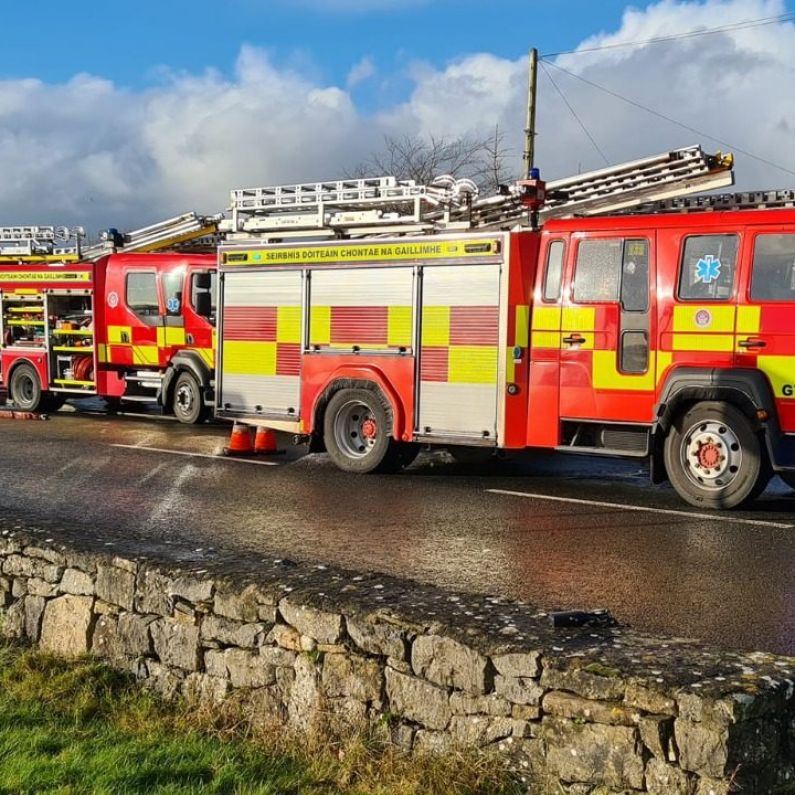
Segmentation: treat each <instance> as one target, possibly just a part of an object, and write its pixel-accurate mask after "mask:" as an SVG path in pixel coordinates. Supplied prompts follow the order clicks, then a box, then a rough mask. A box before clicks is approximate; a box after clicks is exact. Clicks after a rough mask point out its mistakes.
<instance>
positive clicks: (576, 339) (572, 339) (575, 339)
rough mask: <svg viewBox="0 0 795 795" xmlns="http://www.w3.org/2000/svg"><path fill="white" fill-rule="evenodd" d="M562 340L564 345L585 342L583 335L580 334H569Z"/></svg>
mask: <svg viewBox="0 0 795 795" xmlns="http://www.w3.org/2000/svg"><path fill="white" fill-rule="evenodd" d="M563 342H565V343H566V345H580V344H582V343H583V342H585V337H583V336H581V335H580V334H571V335H570V336H568V337H564V338H563Z"/></svg>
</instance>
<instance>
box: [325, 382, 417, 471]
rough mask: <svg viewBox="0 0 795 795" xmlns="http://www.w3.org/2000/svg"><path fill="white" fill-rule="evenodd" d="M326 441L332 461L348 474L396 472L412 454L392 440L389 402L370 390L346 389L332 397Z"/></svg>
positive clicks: (326, 421) (327, 418)
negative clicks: (406, 456) (407, 455)
mask: <svg viewBox="0 0 795 795" xmlns="http://www.w3.org/2000/svg"><path fill="white" fill-rule="evenodd" d="M323 438H324V440H325V443H326V451H327V452H328V454H329V456H330V458H331V460H332V461H333V462H334V463H335V464H336V465H337V466H338V467H339V468H340V469H342V470H344V471H345V472H357V473H360V474H364V473H367V472H396V471H398V470H399V469H401V467H403V466H404V461H406V460H407V458H404V454H410V452H409V451H408V450H404V449H403V447H404V446H403V445H400V444H397V443H396V442H395V441H394V440H393V439H392V410H391V407H390V406H389V403H387V401H386V399H385V398H384V397H383V396H382V395H381V393H380V392H376V391H371V390H369V389H342V390H340V391H339V392H337V393H336V394H335V395H334V396H333V397H332V398H331V400H330V401H329V404H328V406H327V407H326V414H325V417H324V419H323Z"/></svg>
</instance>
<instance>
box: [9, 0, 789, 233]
mask: <svg viewBox="0 0 795 795" xmlns="http://www.w3.org/2000/svg"><path fill="white" fill-rule="evenodd" d="M785 10H786V9H785V7H784V5H783V2H782V0H706V2H695V1H694V2H675V1H674V0H663V1H662V2H660V3H657V4H656V5H654V6H651V7H649V8H648V9H646V10H645V11H638V10H628V11H627V12H626V14H625V16H624V19H623V21H622V24H621V27H620V29H619V30H618V31H615V32H613V33H606V34H600V35H599V36H596V37H593V38H592V39H589V40H588V41H586V42H583V43H582V45H581V46H582V47H583V48H586V47H588V48H590V47H593V46H603V45H607V44H614V43H620V42H627V41H638V40H642V39H647V38H650V37H653V36H660V35H669V34H672V33H677V32H680V31H683V30H693V29H694V28H698V27H702V28H703V27H715V26H716V25H723V24H730V23H733V22H739V21H743V20H747V19H753V18H761V17H768V16H773V15H775V14H780V13H783V12H784V11H785ZM557 63H558V65H560V66H561V67H563V68H565V69H568V70H570V71H572V72H574V73H576V74H578V75H580V76H582V77H583V78H585V79H587V80H590V81H592V82H595V83H598V84H601V85H604V86H607V87H609V88H610V89H611V90H614V91H615V92H617V93H620V94H622V95H625V96H628V97H631V98H634V99H636V100H638V101H639V102H641V103H643V104H646V105H649V106H652V107H654V108H657V109H658V110H660V111H661V112H663V113H666V114H668V115H670V116H672V117H675V118H677V119H680V120H681V121H682V122H684V123H686V124H688V125H690V126H691V127H694V128H697V129H700V130H704V131H705V132H709V133H711V134H712V135H715V136H716V137H718V138H721V139H724V140H727V141H729V142H732V143H734V144H736V145H739V146H740V147H742V148H744V149H747V150H749V151H750V152H754V153H757V154H759V155H760V156H762V157H765V158H767V159H769V160H773V161H780V162H781V163H782V164H783V165H786V166H788V167H789V168H792V169H793V170H795V156H793V154H792V152H793V147H792V131H793V129H795V104H794V103H793V102H792V101H791V99H790V96H791V91H790V86H791V85H792V84H793V77H795V75H794V74H793V73H794V72H795V27H793V25H792V24H789V23H788V24H776V25H770V26H766V27H758V28H752V29H747V30H738V31H734V32H730V33H724V34H719V35H711V36H703V37H698V38H689V39H681V40H678V41H675V42H669V43H666V44H659V45H648V46H645V47H640V48H622V49H609V50H601V51H599V52H594V53H588V54H583V55H576V56H574V55H569V56H561V57H560V58H559V59H558V60H557ZM371 66H372V64H369V63H368V62H367V60H365V61H363V62H361V63H360V64H358V65H356V66H355V67H354V68H353V69H352V71H351V73H350V74H349V76H348V83H347V87H345V86H334V85H321V84H320V83H319V81H318V80H317V79H316V78H313V77H309V76H307V74H306V72H305V71H301V72H299V71H296V70H290V69H286V68H279V67H277V66H275V65H274V64H273V62H272V61H271V59H270V58H269V56H268V54H267V53H266V52H264V51H262V50H259V49H254V48H251V47H244V48H243V49H242V50H241V53H240V56H239V58H238V62H237V66H236V70H235V73H234V75H233V76H232V77H225V76H223V75H221V74H220V73H218V72H216V71H213V70H207V71H205V72H203V73H200V74H190V73H180V74H171V75H166V76H165V77H164V78H163V80H162V82H161V83H160V84H159V85H158V86H156V87H153V88H150V89H147V90H144V91H130V90H126V89H123V88H121V87H119V86H117V85H114V84H113V83H111V82H109V81H107V80H105V79H102V78H101V77H97V76H91V75H76V76H75V77H73V78H72V79H71V80H69V81H68V82H65V83H61V84H48V83H44V82H42V81H39V80H35V79H29V80H6V81H0V175H2V176H1V178H0V223H4V224H5V223H8V224H11V223H84V224H86V225H87V226H88V227H89V229H92V230H96V229H97V228H99V227H100V226H107V225H113V226H120V227H122V228H130V227H132V226H135V225H138V224H142V223H146V222H151V221H154V220H158V219H159V218H162V217H165V216H167V215H169V214H175V213H178V212H182V211H184V210H187V209H197V210H201V211H207V212H214V211H216V210H218V209H220V208H222V207H223V206H224V205H225V204H226V202H227V198H228V191H229V189H230V188H233V187H241V186H249V185H258V184H276V183H280V182H295V181H304V180H318V179H328V178H332V177H335V176H340V175H343V174H344V173H346V172H348V171H349V170H351V169H352V168H353V167H354V166H355V165H357V164H358V163H360V162H361V161H362V160H363V159H365V158H366V156H367V154H368V153H369V152H371V151H372V150H373V149H374V148H377V147H378V146H379V143H380V142H381V140H382V136H383V135H384V133H395V134H403V133H408V134H422V135H429V134H433V135H446V136H456V135H463V134H484V133H487V132H489V131H492V130H493V129H494V125H495V124H499V125H500V128H501V129H502V130H503V131H504V132H505V133H506V135H507V137H508V139H507V143H508V145H509V146H510V147H511V149H512V150H513V152H514V158H513V163H514V166H515V168H516V169H517V172H518V169H519V165H520V153H521V150H522V143H523V142H522V132H521V131H522V127H523V126H524V107H525V99H526V62H525V59H524V58H523V57H522V58H517V59H515V60H512V59H506V58H502V57H499V56H497V55H494V54H488V53H480V54H473V55H469V56H467V57H463V58H461V59H458V60H456V61H455V62H452V63H449V64H447V65H446V66H445V67H443V68H435V67H433V66H430V65H428V64H415V65H414V66H413V67H412V69H411V71H410V78H411V80H412V81H413V83H414V87H413V90H412V92H411V94H410V96H409V97H408V99H407V100H406V101H405V102H403V103H401V104H399V105H396V106H394V107H389V108H386V109H383V110H382V111H380V112H379V113H377V114H375V115H372V114H367V113H365V112H363V111H362V110H361V109H359V108H357V107H356V105H355V103H354V101H353V99H352V97H351V95H350V93H349V91H348V88H350V86H353V85H355V84H356V83H357V81H358V80H362V79H366V78H367V77H368V76H369V75H368V72H369V71H370V69H371ZM373 68H374V67H373ZM550 72H551V74H552V76H553V78H554V79H555V81H556V82H557V83H558V85H559V86H560V87H561V89H562V90H563V91H564V93H565V94H566V96H567V98H568V99H569V101H570V102H571V103H572V105H573V106H574V107H575V109H576V110H577V112H578V114H579V115H580V116H581V118H582V119H583V121H584V122H585V124H586V125H587V126H588V128H589V130H590V131H591V132H592V134H593V136H594V137H595V139H596V140H597V141H598V142H599V144H600V146H601V147H602V148H603V149H604V151H605V152H606V153H607V155H608V157H609V158H610V160H611V161H613V162H619V161H622V160H627V159H630V158H634V157H638V156H641V155H644V154H650V153H653V152H657V151H662V150H664V149H668V148H671V147H678V146H683V145H686V144H690V143H694V142H698V141H699V138H700V137H699V136H698V135H696V134H695V133H692V132H686V131H684V130H682V129H679V128H677V127H675V126H673V125H671V124H669V123H667V122H664V121H662V120H661V119H655V118H654V117H652V116H649V115H648V114H646V113H644V112H642V111H640V110H638V109H637V108H633V107H631V106H629V105H626V104H624V103H621V102H619V101H617V100H615V99H613V98H611V97H608V96H606V95H604V94H601V93H600V92H598V91H596V90H595V89H593V88H591V87H588V86H586V85H584V84H583V83H581V82H579V81H577V80H575V79H573V78H572V77H570V76H568V75H565V74H563V73H561V72H559V71H557V70H555V69H551V68H550ZM540 90H541V94H540V108H539V116H538V127H539V133H540V134H539V138H538V150H537V151H538V157H537V160H538V162H539V164H540V165H541V166H542V168H543V170H544V173H545V174H546V175H547V176H548V177H550V178H551V177H555V176H563V175H568V174H571V173H575V172H576V171H577V170H578V169H580V168H581V169H589V168H595V167H598V166H600V165H602V161H601V159H600V157H599V155H598V154H597V153H596V152H595V151H594V149H593V147H592V146H591V144H590V143H589V142H588V140H587V138H586V137H585V136H584V135H583V133H582V130H581V129H580V128H579V126H578V125H577V123H576V122H575V121H574V120H573V119H572V117H571V115H570V114H569V111H568V110H567V109H566V107H565V105H564V104H563V103H562V101H561V99H560V97H559V96H558V95H557V94H556V93H555V91H554V90H553V89H552V87H551V86H550V84H549V82H548V80H547V78H546V76H545V75H544V74H543V73H542V75H541V78H540ZM701 142H702V143H704V144H705V146H707V147H708V148H713V149H718V148H721V147H720V145H719V144H717V143H715V142H713V141H709V140H707V139H705V138H702V139H701ZM737 160H738V167H737V172H738V177H739V182H740V185H741V186H744V187H780V186H783V185H788V184H789V185H791V184H792V183H793V182H795V179H793V178H792V177H791V176H789V175H787V174H783V173H781V172H780V171H776V170H775V169H772V168H770V167H768V166H764V165H762V164H760V163H758V162H756V161H754V160H752V159H750V158H749V157H747V156H745V155H743V154H742V153H738V155H737Z"/></svg>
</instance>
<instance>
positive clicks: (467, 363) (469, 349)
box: [447, 345, 497, 384]
mask: <svg viewBox="0 0 795 795" xmlns="http://www.w3.org/2000/svg"><path fill="white" fill-rule="evenodd" d="M447 381H448V383H450V384H494V383H496V381H497V346H496V345H494V346H492V345H453V346H452V347H451V348H450V349H449V351H448V360H447Z"/></svg>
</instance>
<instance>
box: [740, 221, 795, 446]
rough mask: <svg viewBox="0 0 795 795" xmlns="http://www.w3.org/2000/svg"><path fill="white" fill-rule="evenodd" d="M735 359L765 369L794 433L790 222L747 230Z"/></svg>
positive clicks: (793, 242) (794, 266)
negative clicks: (787, 225) (788, 223)
mask: <svg viewBox="0 0 795 795" xmlns="http://www.w3.org/2000/svg"><path fill="white" fill-rule="evenodd" d="M745 246H746V250H745V252H744V256H743V257H742V275H741V287H740V290H739V301H738V307H737V327H736V335H735V346H736V347H735V351H736V352H735V364H736V366H737V367H743V368H753V369H757V368H758V369H759V370H761V371H762V372H763V373H764V374H765V375H766V376H767V380H768V382H769V383H770V387H771V389H772V391H773V397H774V399H775V401H776V408H777V411H778V418H779V422H780V424H781V428H782V430H783V431H784V432H785V433H795V324H793V322H792V318H793V316H795V233H793V231H792V226H789V227H786V226H783V225H782V226H772V225H771V226H766V227H759V228H757V229H753V228H750V229H749V230H748V233H747V234H746V235H745Z"/></svg>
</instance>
